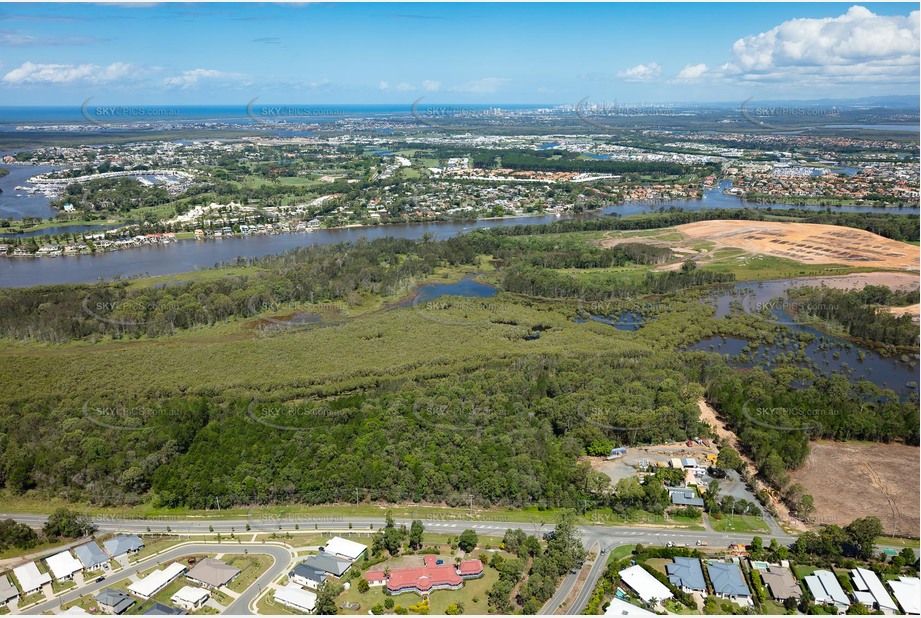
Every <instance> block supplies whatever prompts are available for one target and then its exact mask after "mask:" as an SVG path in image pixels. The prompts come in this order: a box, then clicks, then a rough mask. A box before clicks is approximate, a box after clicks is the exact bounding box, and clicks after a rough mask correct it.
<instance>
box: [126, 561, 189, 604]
mask: <svg viewBox="0 0 921 618" xmlns="http://www.w3.org/2000/svg"><path fill="white" fill-rule="evenodd" d="M183 571H185V565H184V564H182V563H179V562H173V563H172V564H170V565H169V566H167V567H166V568H163V569H157V570H156V571H154V572H153V573H151V574H150V575H148V576H147V577H145V578H144V579H141V580H138V581H136V582H134V583H133V584H131V585H130V586H128V592H130V593H131V594H134V595H137V596H139V597H141V598H142V599H144V600H147V599H149V598H150V597H152V596H153V595H155V594H157V593H158V592H160V591H161V590H163V588H165V587H166V586H167V585H168V584H169V583H170V582H171V581H173V580H174V579H176V578H177V577H179V576H180V575H182V573H183Z"/></svg>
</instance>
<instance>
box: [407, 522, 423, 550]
mask: <svg viewBox="0 0 921 618" xmlns="http://www.w3.org/2000/svg"><path fill="white" fill-rule="evenodd" d="M423 532H425V527H424V526H423V525H422V522H421V521H419V520H418V519H414V520H413V523H412V524H411V525H410V527H409V546H410V547H411V548H412V549H420V548H421V547H422V533H423Z"/></svg>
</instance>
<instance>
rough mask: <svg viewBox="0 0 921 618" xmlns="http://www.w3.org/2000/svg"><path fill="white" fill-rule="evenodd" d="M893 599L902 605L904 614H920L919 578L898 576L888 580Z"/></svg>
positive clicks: (920, 588) (920, 594)
mask: <svg viewBox="0 0 921 618" xmlns="http://www.w3.org/2000/svg"><path fill="white" fill-rule="evenodd" d="M889 587H890V588H892V594H893V595H895V600H896V601H898V602H899V605H901V606H902V612H903V613H905V614H921V579H918V578H917V577H905V576H904V575H902V576H900V577H899V578H898V579H893V580H890V581H889Z"/></svg>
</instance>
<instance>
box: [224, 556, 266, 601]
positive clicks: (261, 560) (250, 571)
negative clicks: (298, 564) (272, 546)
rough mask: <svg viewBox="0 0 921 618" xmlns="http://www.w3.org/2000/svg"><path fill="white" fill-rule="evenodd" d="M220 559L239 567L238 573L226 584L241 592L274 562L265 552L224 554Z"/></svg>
mask: <svg viewBox="0 0 921 618" xmlns="http://www.w3.org/2000/svg"><path fill="white" fill-rule="evenodd" d="M221 560H223V561H224V562H226V563H227V564H229V565H231V566H234V567H236V568H238V569H240V574H239V575H237V576H236V577H235V578H234V579H233V581H232V582H230V583H229V584H227V587H228V588H229V589H231V590H233V591H234V592H243V591H244V590H246V589H247V588H249V587H250V585H252V583H253V582H254V581H256V580H257V579H258V578H259V576H260V575H262V574H263V573H265V572H266V571H267V570H268V569H269V567H270V566H272V564H273V563H274V562H275V560H274V559H273V558H272V557H271V556H267V555H265V554H245V555H244V554H225V555H224V556H223V557H222V558H221Z"/></svg>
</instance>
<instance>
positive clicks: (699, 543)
mask: <svg viewBox="0 0 921 618" xmlns="http://www.w3.org/2000/svg"><path fill="white" fill-rule="evenodd" d="M709 544H710V543H709V542H708V541H701V540H700V539H697V546H698V547H706V546H707V545H709Z"/></svg>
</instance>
